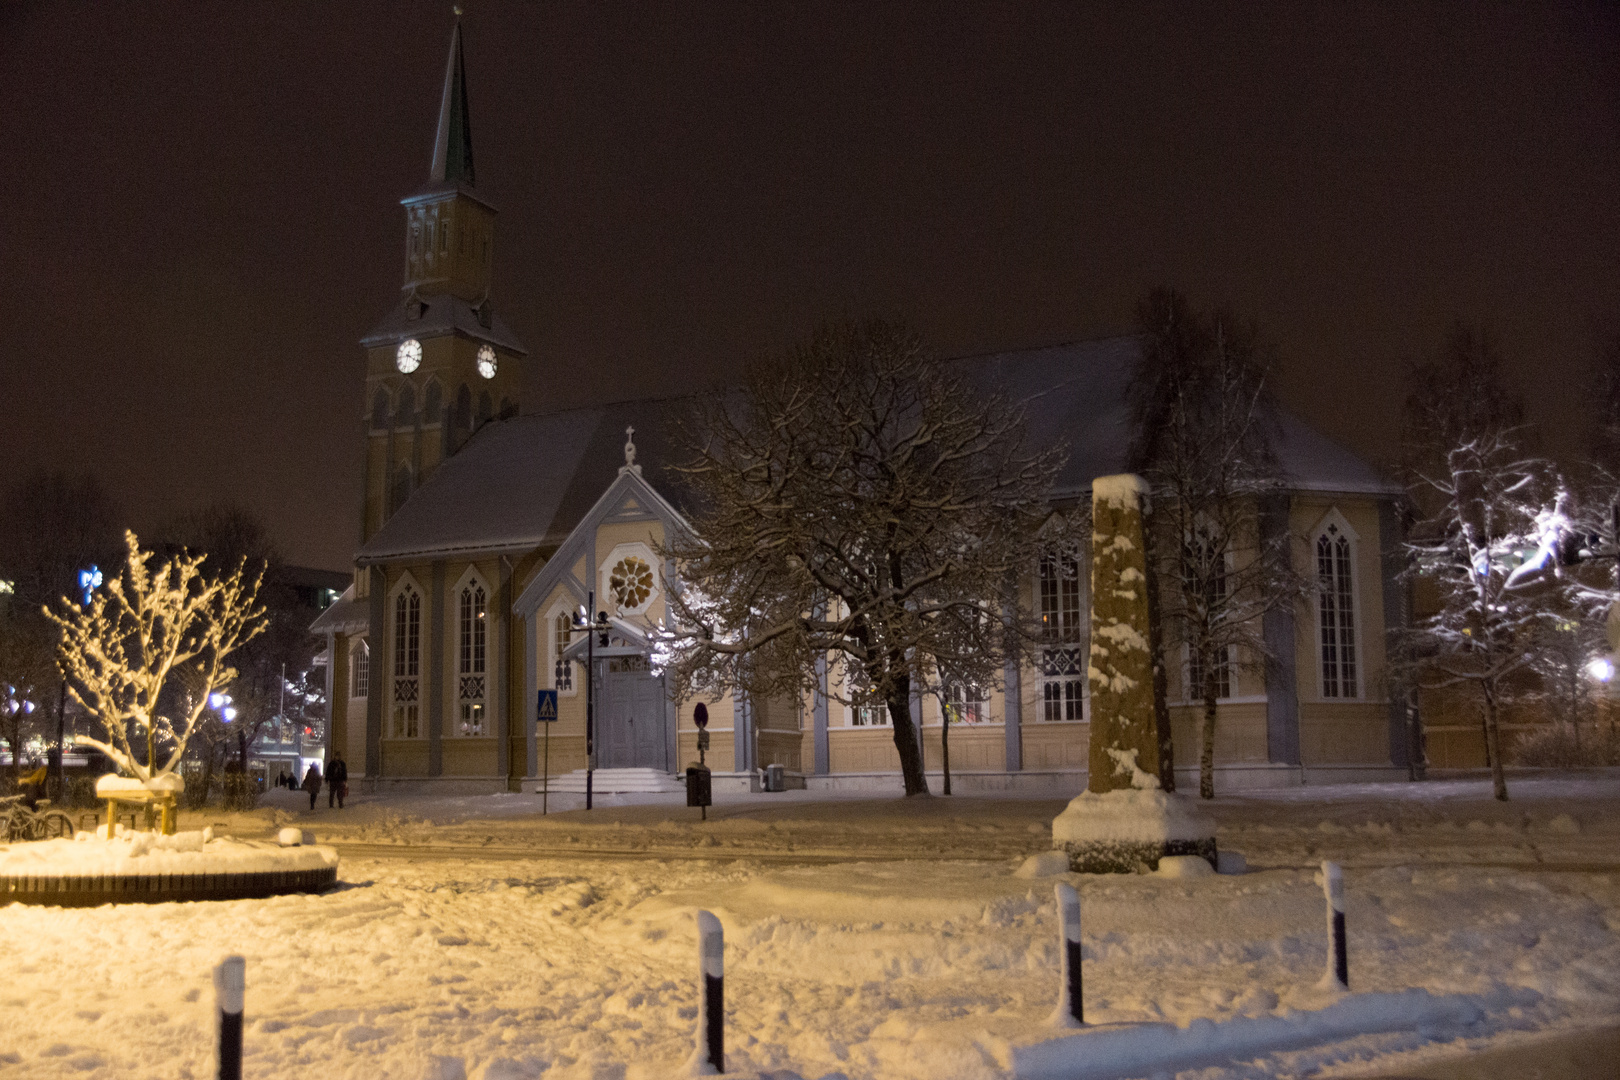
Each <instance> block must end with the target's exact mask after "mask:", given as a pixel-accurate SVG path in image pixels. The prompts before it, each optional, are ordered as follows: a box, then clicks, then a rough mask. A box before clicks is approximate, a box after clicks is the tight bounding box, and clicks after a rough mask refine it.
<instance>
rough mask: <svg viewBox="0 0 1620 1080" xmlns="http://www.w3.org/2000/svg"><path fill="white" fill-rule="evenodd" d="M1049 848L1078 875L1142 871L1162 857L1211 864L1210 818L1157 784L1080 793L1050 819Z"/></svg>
mask: <svg viewBox="0 0 1620 1080" xmlns="http://www.w3.org/2000/svg"><path fill="white" fill-rule="evenodd" d="M1052 847H1053V848H1054V849H1056V850H1058V851H1062V852H1065V853H1067V854H1068V856H1069V869H1070V870H1072V871H1074V872H1075V873H1079V874H1134V873H1145V872H1148V871H1154V870H1157V869H1158V868H1159V860H1160V859H1162V858H1164V857H1165V856H1167V855H1198V856H1202V857H1203V858H1205V859H1207V860H1208V861H1209V864H1210V867H1211V868H1215V866H1216V854H1215V822H1214V821H1212V820H1211V819H1210V818H1208V817H1206V816H1205V815H1204V814H1203V813H1202V812H1201V811H1200V810H1199V809H1198V805H1197V804H1196V803H1195V802H1194V801H1193V800H1192V799H1190V798H1188V797H1186V796H1184V795H1171V794H1167V793H1166V792H1163V791H1160V790H1159V789H1158V788H1157V787H1153V788H1135V789H1121V790H1119V791H1108V792H1104V793H1102V794H1100V795H1098V794H1095V793H1093V792H1090V791H1086V792H1082V793H1080V794H1079V795H1077V796H1075V797H1074V798H1073V799H1072V800H1070V802H1069V805H1068V806H1067V807H1066V808H1065V809H1064V811H1063V812H1062V813H1061V814H1059V815H1058V816H1057V817H1056V818H1053V819H1052Z"/></svg>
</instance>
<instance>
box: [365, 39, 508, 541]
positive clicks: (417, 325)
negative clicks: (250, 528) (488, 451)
mask: <svg viewBox="0 0 1620 1080" xmlns="http://www.w3.org/2000/svg"><path fill="white" fill-rule="evenodd" d="M473 180H474V177H473V150H472V123H471V119H470V110H469V108H468V104H467V69H466V63H465V60H464V58H463V55H462V46H461V23H460V21H459V20H458V21H457V22H456V26H455V29H454V30H453V31H452V32H451V35H450V58H449V61H448V62H447V64H446V66H445V73H444V91H443V93H442V95H441V96H440V99H439V126H438V131H437V134H436V136H435V138H434V142H433V164H432V167H431V169H430V170H429V173H428V183H427V186H426V187H424V188H423V189H422V190H421V191H418V192H417V193H416V194H414V195H411V196H409V197H407V198H404V199H401V200H400V203H401V205H403V206H404V207H405V284H404V287H403V289H402V295H401V297H400V301H399V304H398V305H397V306H396V307H395V308H394V310H393V311H392V312H390V313H389V315H388V317H387V318H385V319H383V321H382V322H381V323H379V324H378V325H377V326H376V328H375V329H373V330H372V331H371V333H369V334H367V335H366V336H365V337H364V338H362V339H361V340H360V344H361V345H362V346H363V347H364V348H365V349H366V351H367V367H366V418H365V422H366V430H367V434H366V461H365V504H364V508H363V511H362V517H361V526H360V533H361V536H360V539H361V542H362V543H363V542H364V541H365V540H367V539H369V538H370V537H371V536H372V535H373V534H374V533H376V532H377V530H378V529H380V528H381V527H382V525H383V522H385V521H387V520H388V518H389V517H391V516H392V515H393V513H394V511H396V510H398V509H399V507H400V506H401V505H403V504H404V502H405V500H406V499H407V498H409V497H410V494H411V492H412V491H413V490H414V489H415V488H416V487H417V485H419V484H420V483H422V481H424V480H426V479H427V478H428V476H430V475H431V474H432V472H433V470H434V469H435V468H437V467H438V465H439V463H440V462H441V461H443V460H444V459H445V458H447V457H449V456H450V455H451V454H454V453H455V452H456V451H457V450H459V449H460V448H461V447H462V446H463V445H464V444H465V443H466V442H467V440H468V439H469V438H471V437H472V435H473V433H474V432H476V431H477V430H478V428H479V427H481V426H482V425H484V424H485V423H487V422H489V421H490V420H492V419H496V418H505V417H507V416H513V415H516V413H517V411H518V403H519V396H520V394H521V392H522V387H523V372H522V360H523V357H524V356H526V355H527V352H528V351H527V350H526V349H524V347H523V345H522V343H520V342H519V341H518V339H517V338H516V337H515V336H514V335H513V334H512V332H511V331H510V330H509V329H507V327H506V325H505V324H504V323H503V322H501V320H500V319H499V318H498V317H497V316H496V315H495V312H494V309H493V308H492V307H491V305H490V268H491V266H492V264H493V261H494V247H495V208H494V207H493V206H491V205H490V203H489V202H488V201H487V200H486V199H484V197H483V196H482V195H480V194H479V193H478V191H477V190H476V188H475V187H474V182H473Z"/></svg>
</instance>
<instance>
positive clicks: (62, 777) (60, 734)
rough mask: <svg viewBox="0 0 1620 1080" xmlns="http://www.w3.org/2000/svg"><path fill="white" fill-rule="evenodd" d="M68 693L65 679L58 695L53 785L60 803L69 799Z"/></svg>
mask: <svg viewBox="0 0 1620 1080" xmlns="http://www.w3.org/2000/svg"><path fill="white" fill-rule="evenodd" d="M67 692H68V691H67V680H66V679H63V680H62V682H61V683H60V685H59V686H58V689H57V693H56V768H55V770H54V772H55V774H56V775H55V776H54V777H53V779H52V785H51V798H53V799H55V800H56V801H58V802H63V801H65V800H66V797H67V780H66V777H67Z"/></svg>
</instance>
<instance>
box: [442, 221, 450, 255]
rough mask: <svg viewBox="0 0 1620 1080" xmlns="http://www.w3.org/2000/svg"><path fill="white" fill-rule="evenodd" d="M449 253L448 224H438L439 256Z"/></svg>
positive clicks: (443, 222) (445, 222)
mask: <svg viewBox="0 0 1620 1080" xmlns="http://www.w3.org/2000/svg"><path fill="white" fill-rule="evenodd" d="M449 251H450V223H449V222H448V221H441V222H439V254H440V255H444V254H447V253H448V252H449Z"/></svg>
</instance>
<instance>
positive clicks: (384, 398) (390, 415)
mask: <svg viewBox="0 0 1620 1080" xmlns="http://www.w3.org/2000/svg"><path fill="white" fill-rule="evenodd" d="M393 425H394V395H393V394H390V393H389V392H388V387H386V386H379V387H377V390H376V393H374V394H372V395H371V430H372V431H387V430H389V429H390V428H391V427H393Z"/></svg>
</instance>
